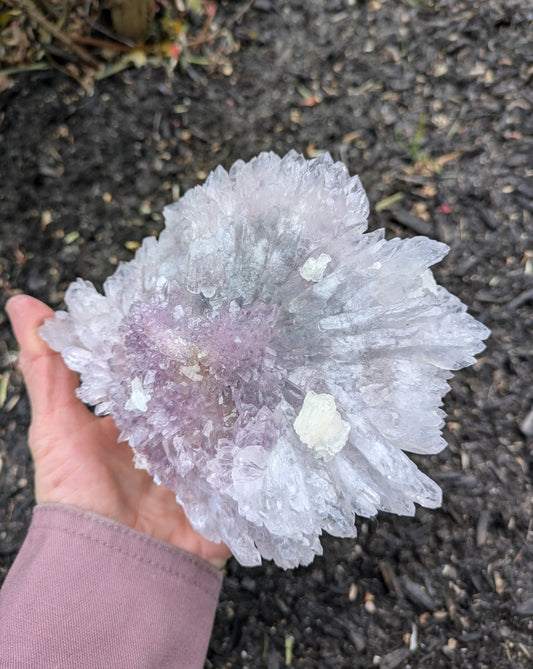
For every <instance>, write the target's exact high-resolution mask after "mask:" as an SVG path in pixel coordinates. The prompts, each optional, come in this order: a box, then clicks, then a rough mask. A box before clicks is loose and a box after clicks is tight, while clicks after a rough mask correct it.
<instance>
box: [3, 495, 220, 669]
mask: <svg viewBox="0 0 533 669" xmlns="http://www.w3.org/2000/svg"><path fill="white" fill-rule="evenodd" d="M221 583H222V576H221V574H220V572H218V571H217V570H216V569H215V568H214V567H212V566H211V565H209V564H208V563H206V562H204V561H203V560H200V559H199V558H196V557H195V556H193V555H191V554H189V553H186V552H185V551H182V550H180V549H178V548H175V547H173V546H171V545H169V544H165V543H163V542H161V541H158V540H157V539H153V538H152V537H149V536H148V535H145V534H142V533H141V532H137V531H135V530H132V529H130V528H128V527H126V526H124V525H121V524H119V523H116V522H114V521H111V520H108V519H107V518H103V517H102V516H98V515H96V514H93V513H90V512H86V511H82V510H79V509H75V508H73V507H69V506H65V505H61V504H50V505H41V506H37V507H36V508H35V510H34V514H33V519H32V523H31V525H30V529H29V532H28V535H27V537H26V540H25V542H24V544H23V546H22V548H21V550H20V553H19V555H18V556H17V559H16V560H15V563H14V564H13V567H12V568H11V571H10V572H9V574H8V576H7V579H6V581H5V583H4V586H3V588H2V590H1V591H0V620H1V621H2V622H1V625H0V667H1V668H2V669H19V668H22V667H24V668H27V667H34V668H35V669H39V668H41V667H43V668H44V667H52V666H53V667H57V668H58V669H59V668H61V669H62V668H65V669H67V668H68V669H72V667H76V668H77V669H85V667H91V669H98V668H100V667H101V668H102V669H104V668H105V669H108V668H109V667H114V668H116V669H121V668H122V667H124V669H126V668H128V669H134V668H136V667H139V668H141V667H142V668H143V669H151V668H152V667H153V668H154V669H155V668H157V669H161V668H163V667H176V668H183V669H195V668H196V667H199V668H201V667H203V665H204V661H205V655H206V652H207V646H208V643H209V637H210V634H211V628H212V625H213V619H214V615H215V610H216V606H217V601H218V595H219V592H220V587H221Z"/></svg>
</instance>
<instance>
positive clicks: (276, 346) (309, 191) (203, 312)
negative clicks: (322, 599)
mask: <svg viewBox="0 0 533 669" xmlns="http://www.w3.org/2000/svg"><path fill="white" fill-rule="evenodd" d="M367 215H368V204H367V198H366V195H365V193H364V190H363V188H362V186H361V184H360V182H359V179H358V178H357V177H351V178H350V176H349V174H348V172H347V170H346V168H345V167H344V166H343V165H342V164H340V163H334V162H333V161H332V159H331V158H330V156H329V155H327V154H325V155H323V156H321V157H320V158H318V159H316V160H310V161H308V160H305V159H304V158H303V157H302V156H299V155H298V154H296V153H295V152H291V153H289V154H288V155H286V156H285V157H284V158H279V157H278V156H276V155H274V154H272V153H263V154H260V155H259V156H258V157H257V158H254V159H253V160H251V161H250V162H249V163H244V162H242V161H238V162H237V163H235V165H234V166H233V167H232V168H231V170H230V171H229V173H228V172H226V171H224V170H223V169H222V168H220V167H219V168H218V169H217V170H215V172H213V174H211V176H210V177H209V178H208V179H207V181H206V183H205V185H203V186H199V187H197V188H194V189H193V190H191V191H189V192H188V193H187V194H186V195H185V196H184V197H183V198H182V199H181V200H180V201H179V202H177V203H175V204H173V205H171V206H170V207H167V209H166V210H165V216H166V228H165V229H164V230H163V232H162V233H161V235H160V237H159V241H156V240H155V239H154V238H151V237H150V238H148V239H145V240H144V242H143V244H142V247H141V248H140V249H139V251H138V252H137V253H136V255H135V258H134V259H133V260H132V261H131V262H129V263H124V264H122V265H120V266H119V268H118V269H117V271H116V272H115V274H114V275H113V276H111V277H110V278H108V279H107V281H106V282H105V284H104V292H105V294H104V295H100V294H99V293H97V292H96V290H95V289H94V287H93V286H92V284H90V283H88V282H84V281H81V280H78V282H76V283H74V284H72V285H71V286H70V287H69V289H68V291H67V294H66V296H65V301H66V304H67V306H68V312H66V313H65V312H59V313H57V314H56V316H55V318H54V319H50V320H48V321H47V322H46V323H45V324H44V325H43V327H42V328H41V334H42V336H43V338H44V339H45V340H46V341H47V342H48V343H49V344H50V346H51V347H52V348H53V349H55V350H57V351H61V353H62V355H63V357H64V359H65V361H66V363H67V365H68V366H69V367H70V368H71V369H74V370H76V371H77V372H79V373H80V375H81V387H80V389H79V396H80V398H81V399H82V400H83V401H84V402H86V403H88V404H91V405H93V406H95V411H96V413H97V414H99V415H102V414H108V413H110V414H111V415H112V416H113V418H114V420H115V422H116V423H117V425H118V427H119V428H120V429H121V431H122V438H123V439H128V440H129V442H130V444H131V447H132V449H133V451H134V460H135V464H136V466H137V467H141V468H144V469H146V470H147V471H148V472H149V473H150V474H151V475H152V476H153V477H154V479H155V480H156V481H157V482H158V483H159V482H162V483H164V484H165V485H166V486H168V487H169V488H170V489H171V490H173V491H174V492H175V493H176V499H177V501H178V502H179V503H180V504H182V505H183V507H184V509H185V511H186V513H187V515H188V517H189V519H190V521H191V523H192V524H193V526H194V527H195V528H196V529H197V530H198V531H199V532H201V533H202V534H203V535H204V536H205V537H207V538H209V539H211V540H213V541H224V542H225V543H226V544H227V545H228V546H229V547H230V548H231V550H232V551H233V553H234V555H235V556H236V558H237V559H238V560H239V561H240V562H241V563H242V564H245V565H254V564H258V563H259V562H260V561H261V556H263V557H265V558H270V559H273V560H275V562H276V563H277V564H279V565H281V566H282V567H285V568H287V567H294V566H296V565H298V564H308V563H309V562H310V561H311V560H312V559H313V557H314V555H315V554H317V553H321V551H322V549H321V546H320V542H319V536H320V534H321V533H322V531H323V530H325V531H327V532H329V533H331V534H334V535H336V536H342V537H354V536H355V535H356V531H355V527H354V516H355V514H359V515H362V516H372V515H374V514H375V513H376V512H377V511H378V510H379V509H383V510H386V511H391V512H394V513H397V514H407V515H409V514H413V513H414V508H415V507H414V503H415V502H416V503H418V504H422V505H423V506H427V507H437V506H438V505H439V504H440V502H441V491H440V489H439V487H438V486H437V485H436V484H435V483H434V482H433V481H431V480H430V479H429V478H428V477H427V476H425V475H424V474H422V473H421V472H420V471H419V470H418V468H417V467H416V466H415V465H414V464H413V463H412V462H411V460H410V459H409V458H408V457H407V456H406V455H405V454H404V451H408V452H413V453H438V452H439V451H440V450H441V449H442V448H444V447H445V442H444V440H443V438H442V436H441V428H442V425H443V418H444V413H443V411H442V410H441V409H440V408H439V407H440V406H441V399H442V396H443V395H444V394H445V393H446V392H447V390H448V384H447V379H449V378H450V376H451V374H450V372H449V371H448V370H455V369H459V368H461V367H463V366H465V365H470V364H472V363H473V362H474V355H475V354H476V353H478V352H479V351H481V350H482V349H483V348H484V346H483V344H482V340H483V339H485V338H486V337H487V336H488V330H487V329H486V328H485V327H484V326H483V325H481V324H480V323H478V322H477V321H475V320H474V319H473V318H472V317H471V316H469V315H468V314H467V313H466V307H465V306H464V305H463V304H462V303H461V302H460V301H459V300H458V299H457V298H456V297H454V296H453V295H450V293H448V292H447V291H446V290H445V289H444V288H442V287H440V286H437V285H436V283H435V281H434V279H433V275H432V273H431V271H430V269H429V267H430V266H431V265H433V264H434V263H436V262H438V261H439V260H441V259H442V258H443V256H444V255H445V254H446V253H447V251H448V248H447V247H446V246H445V245H444V244H441V243H439V242H436V241H432V240H430V239H427V238H425V237H415V238H413V239H405V240H401V239H393V240H391V241H386V240H385V239H384V235H383V231H378V232H373V233H365V230H366V218H367Z"/></svg>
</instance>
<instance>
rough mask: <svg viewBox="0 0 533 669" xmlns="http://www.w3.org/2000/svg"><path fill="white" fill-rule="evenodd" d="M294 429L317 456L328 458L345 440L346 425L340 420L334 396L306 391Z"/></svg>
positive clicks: (347, 433) (348, 430)
mask: <svg viewBox="0 0 533 669" xmlns="http://www.w3.org/2000/svg"><path fill="white" fill-rule="evenodd" d="M294 431H295V432H296V434H297V435H298V436H299V437H300V439H301V440H302V442H303V443H304V444H306V445H307V446H309V448H311V449H312V450H313V451H314V452H315V454H316V456H317V457H319V458H324V460H331V458H332V457H333V456H334V455H335V454H336V453H338V452H339V451H340V450H341V449H342V447H343V446H344V444H345V443H346V442H347V441H348V435H349V434H350V425H349V424H348V423H347V422H346V421H344V420H342V418H341V415H340V413H339V412H338V411H337V405H336V404H335V398H334V397H332V396H331V395H328V394H327V393H314V392H313V391H312V390H310V391H309V392H308V393H307V394H306V396H305V398H304V401H303V404H302V408H301V409H300V413H299V414H298V415H297V416H296V420H295V421H294Z"/></svg>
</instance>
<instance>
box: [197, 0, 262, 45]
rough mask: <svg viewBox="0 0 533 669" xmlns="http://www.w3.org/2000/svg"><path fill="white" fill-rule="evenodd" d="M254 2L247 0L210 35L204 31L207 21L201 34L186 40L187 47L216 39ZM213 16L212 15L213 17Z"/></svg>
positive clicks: (240, 17)
mask: <svg viewBox="0 0 533 669" xmlns="http://www.w3.org/2000/svg"><path fill="white" fill-rule="evenodd" d="M253 4H254V0H249V2H247V3H246V5H245V6H244V7H242V8H241V9H240V10H239V11H238V12H237V13H236V14H235V16H234V17H233V18H231V19H229V20H228V21H227V22H226V23H225V24H224V25H222V26H220V28H218V30H216V31H215V32H214V33H213V34H212V35H206V34H205V33H206V32H207V30H208V29H209V26H210V25H211V22H212V19H211V21H209V23H208V25H207V29H206V26H204V28H203V29H202V35H201V36H199V37H197V38H196V39H193V40H190V41H189V42H187V47H188V48H189V49H194V48H196V47H197V46H201V45H202V44H205V43H206V42H213V41H214V40H216V39H218V38H219V37H220V36H221V35H222V33H223V32H224V31H225V30H227V29H228V28H229V27H230V26H232V25H233V24H234V23H237V21H240V20H241V19H242V17H243V16H244V15H245V14H246V12H247V11H248V10H249V9H250V7H251V6H252V5H253ZM213 18H214V17H213Z"/></svg>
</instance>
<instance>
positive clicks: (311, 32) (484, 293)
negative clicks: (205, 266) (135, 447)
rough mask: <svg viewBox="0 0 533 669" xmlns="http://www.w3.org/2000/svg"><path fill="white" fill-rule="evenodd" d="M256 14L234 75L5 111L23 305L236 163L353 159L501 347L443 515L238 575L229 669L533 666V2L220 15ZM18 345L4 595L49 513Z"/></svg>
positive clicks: (3, 155)
mask: <svg viewBox="0 0 533 669" xmlns="http://www.w3.org/2000/svg"><path fill="white" fill-rule="evenodd" d="M248 5H249V6H248ZM237 9H242V12H241V13H242V17H241V18H240V19H239V21H238V22H236V23H235V24H233V25H232V27H231V31H232V34H233V37H234V38H235V40H237V41H238V43H239V45H240V48H239V50H238V51H237V52H236V53H235V54H234V55H233V56H232V59H231V68H228V67H226V68H225V71H224V73H219V72H217V71H216V70H214V71H211V70H209V68H207V69H205V68H204V69H201V68H198V67H196V68H195V67H191V68H189V69H188V70H187V71H177V72H176V73H175V74H174V76H172V77H169V76H168V75H167V73H166V72H165V70H164V69H151V68H143V69H139V70H133V71H128V72H124V73H122V74H120V75H117V76H116V77H114V78H112V79H106V80H103V81H101V82H98V83H97V85H96V88H95V91H94V94H92V95H87V94H85V93H84V92H83V91H80V89H79V87H78V85H77V84H76V83H75V82H73V81H72V80H70V79H68V78H66V77H65V76H64V75H62V74H60V73H58V72H35V73H28V74H26V75H22V76H19V77H18V78H17V79H16V80H15V84H14V86H12V87H11V88H10V89H8V90H6V91H4V92H3V93H2V94H1V96H0V121H1V125H0V142H1V149H0V174H1V180H0V201H1V210H2V217H1V220H0V231H1V237H0V264H1V281H2V284H1V285H2V292H3V298H4V299H6V298H8V297H9V296H10V295H13V294H15V293H18V292H28V293H30V294H32V295H34V296H36V297H38V298H40V299H42V300H43V301H45V302H47V303H48V304H50V305H51V306H52V307H54V308H61V306H62V297H63V294H64V291H65V289H66V287H67V285H68V284H69V283H70V282H71V281H72V280H74V279H75V278H76V277H78V276H81V277H83V278H84V279H88V280H90V281H93V282H94V283H95V284H96V285H97V286H98V287H100V286H101V284H102V281H103V280H104V279H105V278H106V277H107V276H108V275H109V274H110V273H112V272H113V271H114V269H115V267H116V265H117V263H118V262H119V261H121V260H128V259H130V258H131V257H132V253H133V251H134V250H135V248H136V246H137V244H138V242H139V241H140V240H141V239H142V238H143V237H144V236H146V235H148V234H157V233H158V232H159V231H160V230H161V227H162V217H161V210H162V207H163V206H164V205H166V204H167V203H169V202H171V201H172V200H173V199H175V198H176V197H177V195H178V193H179V192H181V193H183V192H184V191H186V190H187V189H188V188H190V187H191V186H193V185H194V184H196V183H199V182H201V181H202V180H203V179H204V178H205V176H206V174H207V173H208V172H209V171H210V170H212V169H213V168H214V167H216V166H217V165H218V164H219V163H222V164H223V165H224V166H225V167H229V166H230V165H231V164H232V163H233V162H234V161H235V160H236V159H238V158H243V159H245V160H246V159H249V158H251V157H252V156H253V155H255V154H257V153H258V152H260V151H263V150H273V151H276V152H277V153H279V154H284V153H285V152H287V151H288V150H289V149H291V148H295V149H297V150H298V151H300V152H302V153H304V154H306V155H307V156H314V155H316V154H317V152H320V151H324V150H327V151H329V152H330V153H331V154H332V155H333V156H334V157H335V158H336V159H338V160H342V161H344V162H345V163H346V165H347V166H348V168H349V169H350V171H351V172H352V173H358V174H359V175H360V177H361V180H362V182H363V184H364V185H365V187H366V189H367V192H368V195H369V198H370V201H371V203H372V205H373V208H372V213H371V216H370V227H371V228H378V227H385V228H386V231H387V235H388V236H400V237H408V236H412V235H415V234H420V233H422V234H428V235H429V236H431V237H434V238H436V239H439V240H442V241H444V242H446V243H447V244H449V246H450V247H451V251H450V254H449V256H448V258H447V259H446V260H445V261H444V262H443V263H441V264H440V265H439V266H438V267H437V268H436V276H437V279H438V281H439V282H440V283H442V284H443V285H444V286H446V287H447V288H448V289H449V290H450V291H451V292H453V293H455V294H457V295H458V296H459V297H460V298H461V299H462V300H463V301H464V302H465V303H466V304H468V305H469V310H470V312H471V313H472V314H473V315H474V316H475V317H476V318H478V319H479V320H481V321H482V322H483V323H485V324H486V325H487V326H488V327H490V328H491V330H492V336H491V338H490V340H489V341H488V346H487V349H486V350H485V351H484V352H483V353H482V354H481V355H480V356H479V359H478V362H477V364H476V365H475V366H474V367H471V368H468V369H466V370H463V371H461V372H459V373H457V374H456V376H455V378H454V379H453V381H452V391H451V392H450V393H449V394H448V395H447V397H446V400H445V409H446V411H447V414H448V422H447V427H446V429H445V437H446V439H447V441H448V443H449V447H448V448H447V449H446V450H445V451H444V452H443V453H441V454H440V455H438V456H433V457H425V458H420V459H419V460H418V463H419V464H420V466H421V468H423V470H424V471H426V472H427V473H428V474H429V475H430V476H431V477H432V478H434V479H435V480H437V481H438V482H439V483H440V484H441V485H442V487H443V490H444V502H443V505H442V508H441V509H438V510H435V511H427V510H423V509H419V510H418V511H417V513H416V516H415V517H414V518H399V517H396V516H392V515H386V514H380V515H379V516H378V517H377V518H374V519H371V520H367V519H359V520H358V521H357V525H358V530H359V539H358V541H357V542H356V541H351V540H338V539H335V538H331V537H324V540H323V546H324V555H323V556H322V557H318V558H317V559H315V561H314V562H313V564H312V565H310V566H309V567H307V568H300V569H296V570H293V571H287V572H284V571H283V570H280V569H278V568H276V567H275V566H273V565H272V564H269V563H267V564H265V565H264V566H262V567H258V568H255V569H246V568H243V567H241V566H239V565H238V564H237V563H236V562H235V561H230V563H229V564H228V567H227V576H226V579H225V582H224V588H223V592H222V596H221V599H220V605H219V608H218V613H217V618H216V621H215V626H214V630H213V635H212V640H211V646H210V650H209V654H208V659H207V662H206V667H207V668H213V667H216V668H222V667H228V668H230V667H253V668H255V667H266V668H268V669H276V668H279V667H286V666H291V667H299V668H304V667H321V668H322V667H372V666H379V667H381V669H394V667H416V668H419V667H420V668H421V667H433V668H437V667H465V668H466V667H475V668H484V667H486V668H489V667H490V669H498V668H500V667H513V668H515V669H520V668H522V667H531V666H533V642H532V640H531V639H532V633H533V580H532V577H531V573H532V565H531V560H532V558H533V522H532V505H533V485H532V463H533V457H532V444H533V414H532V413H531V412H532V410H533V385H532V382H531V379H532V378H533V360H532V334H531V333H532V326H533V181H532V180H531V177H532V175H533V172H532V166H531V156H532V143H531V139H532V134H533V113H532V107H533V93H532V90H533V88H532V86H531V84H532V78H533V48H532V46H531V39H530V37H531V33H530V29H531V25H532V23H531V22H532V20H533V10H532V9H531V5H530V3H529V2H527V0H484V1H483V2H479V1H478V0H459V1H457V2H453V3H451V2H446V1H445V0H429V1H427V2H426V1H420V2H419V1H414V0H399V1H398V2H386V1H385V0H369V1H367V2H364V1H358V0H314V1H313V2H312V3H307V2H304V1H303V0H280V1H278V2H274V1H269V0H256V1H255V2H253V3H251V4H250V3H241V2H233V3H229V4H228V6H226V5H224V4H222V5H221V6H220V11H222V12H227V13H228V14H234V12H235V11H236V10H237ZM0 327H1V330H2V340H1V343H0V356H1V357H2V364H3V376H2V379H1V383H0V401H1V403H2V405H3V406H2V409H1V412H2V413H1V414H0V420H1V423H0V456H1V461H0V462H1V464H2V471H1V473H0V477H1V479H0V480H1V487H0V565H1V574H2V576H5V574H6V573H7V569H8V568H9V566H10V564H11V563H12V561H13V560H14V558H15V556H16V553H17V550H18V548H19V547H20V544H21V542H22V541H23V538H24V535H25V532H26V529H27V527H28V523H29V520H30V516H31V509H32V506H33V504H34V499H33V491H32V464H31V459H30V456H29V451H28V448H27V438H26V430H27V427H28V424H29V420H30V410H29V406H28V400H27V397H26V393H25V391H24V387H23V383H22V379H21V375H20V373H19V371H18V370H17V368H16V366H15V365H14V361H15V359H16V353H15V352H16V343H15V341H14V339H13V336H12V334H11V332H10V328H9V325H8V322H7V318H6V317H5V315H4V314H3V312H1V313H0ZM6 378H7V385H6ZM2 384H3V385H2ZM2 388H3V390H2ZM4 391H5V396H4ZM528 416H529V418H528Z"/></svg>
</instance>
